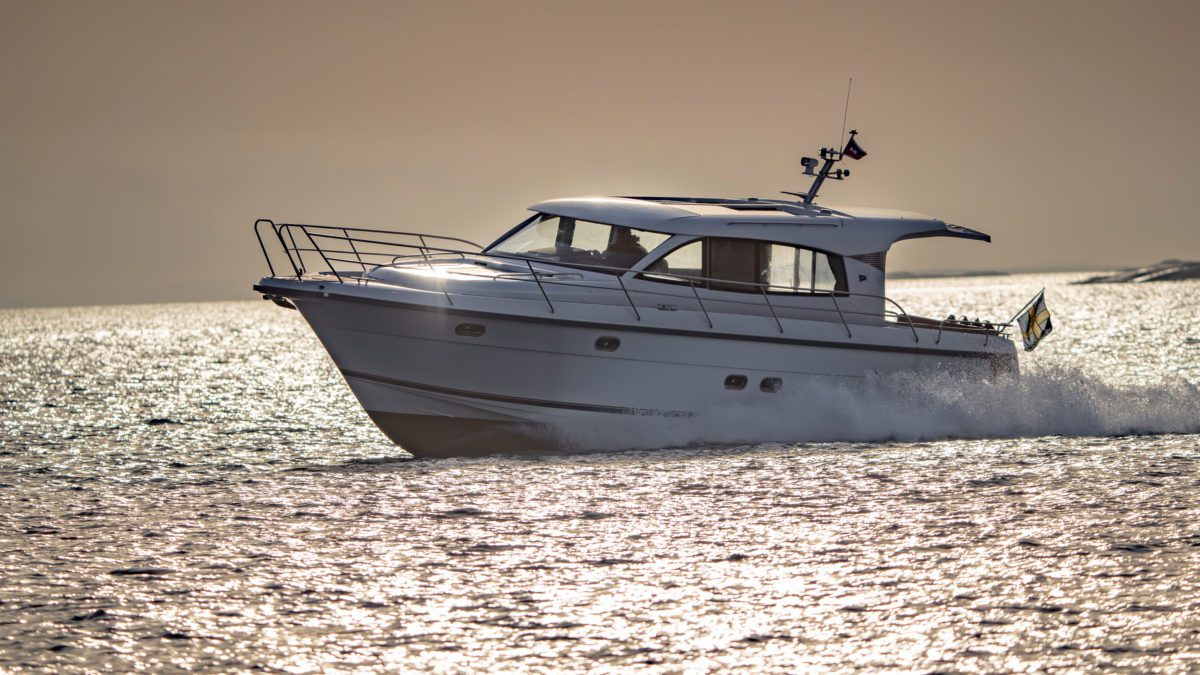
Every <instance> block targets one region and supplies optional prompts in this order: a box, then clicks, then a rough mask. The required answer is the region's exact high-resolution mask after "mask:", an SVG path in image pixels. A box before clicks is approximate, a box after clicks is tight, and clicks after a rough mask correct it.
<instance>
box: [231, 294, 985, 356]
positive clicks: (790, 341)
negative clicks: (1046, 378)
mask: <svg viewBox="0 0 1200 675" xmlns="http://www.w3.org/2000/svg"><path fill="white" fill-rule="evenodd" d="M254 290H256V291H258V292H259V293H265V294H269V295H280V296H283V297H287V298H312V299H314V300H337V301H339V302H354V303H359V304H364V305H380V306H384V307H403V308H404V309H411V310H417V311H423V312H435V313H438V314H449V315H452V316H470V317H478V318H487V319H497V320H502V321H503V320H508V321H520V322H524V323H545V324H554V325H560V326H574V327H576V328H595V329H597V330H605V331H629V332H636V333H655V334H658V335H684V336H687V337H698V338H707V339H710V340H737V341H741V342H770V343H774V344H785V345H798V346H805V347H824V348H828V349H858V350H866V351H871V352H892V353H900V354H919V355H921V356H947V357H950V358H960V359H961V358H969V359H993V358H1005V357H1007V356H1008V355H1007V354H1004V353H1001V352H966V351H957V350H951V349H930V348H925V347H902V346H899V345H872V344H863V343H857V344H855V343H850V342H829V341H827V340H805V339H803V338H787V337H772V336H769V335H739V334H736V333H717V332H711V333H709V332H705V331H699V330H689V329H686V328H661V327H658V326H645V325H639V324H611V323H601V322H598V321H580V320H576V319H560V318H556V317H551V316H524V315H517V314H504V313H501V312H487V311H483V310H478V309H459V308H457V307H431V306H429V305H421V304H417V303H412V302H404V301H402V300H382V299H379V298H364V297H359V296H354V295H343V294H341V293H329V294H326V293H323V292H320V291H302V290H298V289H292V288H280V287H277V286H265V285H262V284H255V285H254Z"/></svg>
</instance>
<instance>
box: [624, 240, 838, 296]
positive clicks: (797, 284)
mask: <svg viewBox="0 0 1200 675" xmlns="http://www.w3.org/2000/svg"><path fill="white" fill-rule="evenodd" d="M654 272H663V273H668V272H669V273H671V274H680V275H687V276H697V277H707V278H708V279H709V281H708V282H705V283H704V284H701V285H703V286H706V287H708V288H711V289H714V290H722V291H740V292H746V293H760V292H762V290H764V289H765V290H767V291H768V292H772V293H828V292H830V291H837V292H846V291H848V290H849V285H848V284H847V283H846V266H845V263H844V262H843V261H842V257H841V256H839V255H834V254H829V253H825V252H823V251H814V250H812V249H807V248H801V247H799V246H791V245H788V244H774V243H768V242H760V241H754V240H751V239H732V238H722V237H710V238H708V239H704V240H697V241H693V242H691V243H689V244H685V245H684V246H681V247H679V248H677V249H674V250H673V251H671V252H669V253H667V254H666V255H664V256H663V257H662V258H659V259H658V260H657V261H655V262H654V263H651V264H650V265H649V266H648V267H647V268H646V274H643V275H642V277H643V278H652V279H654V280H655V281H676V282H681V281H682V280H680V279H675V278H671V277H668V276H665V275H664V276H659V275H655V274H653V273H654Z"/></svg>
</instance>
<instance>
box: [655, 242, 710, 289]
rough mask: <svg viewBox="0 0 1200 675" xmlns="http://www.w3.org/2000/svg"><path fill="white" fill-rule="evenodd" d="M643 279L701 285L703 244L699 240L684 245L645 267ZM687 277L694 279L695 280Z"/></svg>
mask: <svg viewBox="0 0 1200 675" xmlns="http://www.w3.org/2000/svg"><path fill="white" fill-rule="evenodd" d="M641 276H642V278H643V279H652V280H654V281H666V282H674V283H681V284H686V283H689V281H692V282H693V283H696V284H699V285H703V282H701V281H699V280H698V278H699V277H703V276H704V242H703V241H702V240H700V239H697V240H696V241H693V242H690V243H687V244H684V245H683V246H680V247H679V248H676V249H674V250H672V251H670V252H668V253H667V254H666V255H664V256H663V257H661V258H659V259H658V260H655V261H654V262H652V263H650V264H649V265H648V266H647V267H646V271H645V273H643V274H642V275H641ZM688 277H696V278H697V279H696V280H692V279H689V278H688Z"/></svg>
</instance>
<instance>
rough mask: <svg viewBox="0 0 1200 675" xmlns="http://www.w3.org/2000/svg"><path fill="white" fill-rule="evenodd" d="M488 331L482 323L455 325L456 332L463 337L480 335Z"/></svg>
mask: <svg viewBox="0 0 1200 675" xmlns="http://www.w3.org/2000/svg"><path fill="white" fill-rule="evenodd" d="M486 331H487V327H485V326H484V325H483V324H481V323H460V324H458V325H457V326H455V327H454V333H455V334H456V335H461V336H463V337H479V336H480V335H483V334H484V332H486Z"/></svg>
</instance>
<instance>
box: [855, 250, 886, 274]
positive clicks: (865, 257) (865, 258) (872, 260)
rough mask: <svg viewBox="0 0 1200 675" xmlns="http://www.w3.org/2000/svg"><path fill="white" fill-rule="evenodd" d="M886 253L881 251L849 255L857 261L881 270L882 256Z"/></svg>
mask: <svg viewBox="0 0 1200 675" xmlns="http://www.w3.org/2000/svg"><path fill="white" fill-rule="evenodd" d="M886 255H887V254H886V253H885V252H882V251H881V252H879V253H864V254H862V255H853V256H850V257H851V258H854V259H855V260H857V261H859V262H862V263H866V264H868V265H870V266H871V267H874V268H875V269H877V270H879V271H880V272H882V271H883V261H884V258H885V256H886Z"/></svg>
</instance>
